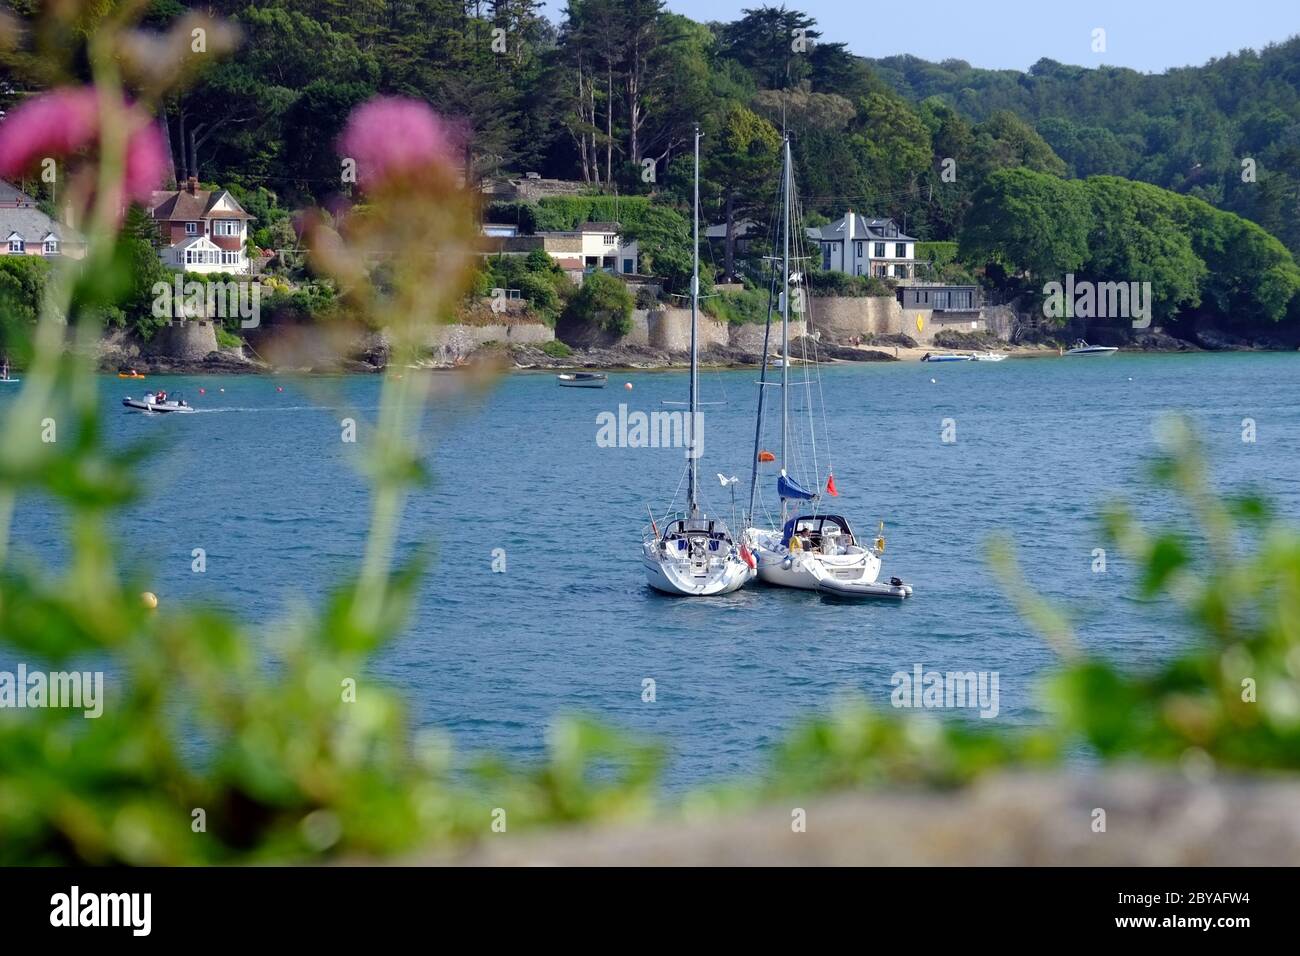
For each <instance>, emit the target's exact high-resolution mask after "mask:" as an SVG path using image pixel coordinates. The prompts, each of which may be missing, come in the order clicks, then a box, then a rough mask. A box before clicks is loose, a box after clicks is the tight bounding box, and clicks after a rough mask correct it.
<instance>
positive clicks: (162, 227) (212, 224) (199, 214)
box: [149, 176, 254, 274]
mask: <svg viewBox="0 0 1300 956" xmlns="http://www.w3.org/2000/svg"><path fill="white" fill-rule="evenodd" d="M149 214H150V215H151V216H152V217H153V220H154V222H155V223H157V225H158V234H159V242H160V247H159V250H158V254H159V256H160V257H161V258H162V261H163V263H164V264H165V265H167V266H169V267H170V268H172V269H179V270H181V271H184V272H231V273H235V274H243V273H247V272H249V271H250V268H251V267H250V262H249V258H248V252H247V247H248V224H249V222H251V221H252V220H253V218H254V217H252V216H250V215H249V214H248V213H247V212H245V211H244V207H243V206H241V205H240V204H239V202H238V200H236V199H235V197H234V196H232V195H231V194H230V192H229V191H228V190H225V189H200V188H199V183H198V180H197V179H195V178H194V177H193V176H191V177H190V178H189V180H188V181H187V182H186V183H185V186H184V187H183V188H181V189H176V190H164V191H161V192H155V193H154V194H153V199H152V201H151V202H150V203H149Z"/></svg>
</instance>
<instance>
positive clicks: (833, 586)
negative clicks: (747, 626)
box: [744, 136, 912, 601]
mask: <svg viewBox="0 0 1300 956" xmlns="http://www.w3.org/2000/svg"><path fill="white" fill-rule="evenodd" d="M783 153H784V161H783V163H782V185H781V191H782V210H783V214H782V225H781V233H782V241H783V254H782V256H781V260H780V263H781V266H780V267H781V292H780V300H779V301H780V309H781V353H780V354H781V355H782V356H789V355H790V291H791V290H790V285H791V270H790V236H791V232H792V231H794V230H793V229H792V225H791V223H792V220H793V218H794V200H793V191H794V186H793V173H792V170H791V165H792V164H791V159H790V139H789V136H786V137H785V140H784V147H783ZM795 279H796V282H797V283H798V285H799V287H800V288H799V289H798V290H797V291H798V292H799V298H800V300H801V301H802V302H804V304H805V309H806V307H807V305H808V303H809V301H810V297H809V296H808V295H807V294H806V290H805V289H804V288H803V283H804V274H803V270H802V269H800V270H799V271H798V272H797V273H796V275H795ZM774 286H775V283H774ZM770 301H771V300H770V298H769V302H770ZM771 319H772V310H771V308H770V306H769V309H768V329H769V333H770V328H771ZM806 339H807V336H805V345H806ZM764 345H765V348H764V355H766V354H767V351H766V343H764ZM790 364H791V363H790V362H782V363H781V366H780V369H781V378H780V383H779V387H780V390H781V438H780V458H779V459H776V460H775V463H776V465H777V467H778V469H779V473H778V476H777V481H776V491H777V495H778V497H779V499H780V513H779V520H778V521H776V522H775V525H774V526H768V527H763V526H762V524H761V523H760V520H759V515H758V512H757V508H756V505H757V499H758V495H757V492H758V479H759V469H760V464H761V463H762V462H764V461H770V460H774V459H775V456H774V455H772V454H771V453H770V452H764V451H763V450H762V448H761V444H762V439H763V413H764V408H765V404H766V397H767V389H768V387H769V386H772V385H776V384H777V383H776V382H769V381H768V379H767V370H768V363H767V362H766V361H765V362H764V364H763V369H762V372H761V376H760V380H759V398H758V415H757V422H756V424H755V429H754V456H753V458H752V460H751V461H752V468H753V471H752V473H751V478H750V488H749V510H748V513H747V519H748V520H747V527H746V530H745V533H744V541H745V543H746V544H747V545H749V547H750V548H751V550H752V552H753V554H754V557H755V559H756V562H757V564H758V577H759V579H760V580H762V581H763V582H764V583H766V584H771V585H776V586H778V587H788V588H800V589H804V590H811V591H820V592H822V593H824V594H828V595H833V596H836V597H842V598H857V599H861V598H867V599H884V600H895V601H901V600H904V599H906V598H908V597H910V596H911V594H912V588H911V586H910V585H907V584H904V583H903V582H902V581H901V580H899V579H898V578H891V579H890V580H889V582H888V583H884V582H880V581H878V580H877V579H878V578H879V576H880V565H881V557H882V555H883V553H884V546H885V541H884V536H883V534H882V535H881V536H879V537H878V538H877V539H876V541H875V542H874V543H873V542H867V541H862V540H859V538H858V537H857V536H856V534H855V533H854V531H853V528H852V526H851V525H850V524H849V521H848V519H847V518H846V517H844V516H843V515H841V514H833V513H828V512H825V511H822V510H821V508H820V501H821V494H820V491H810V490H808V488H805V487H804V486H803V485H802V484H800V482H799V481H798V480H796V478H794V477H792V476H791V475H790V474H789V473H788V471H787V469H788V468H790V467H791V466H792V462H791V458H790V455H789V451H790V448H789V446H790V444H791V421H790V391H791V388H792V387H799V388H801V389H802V391H801V392H800V394H801V398H802V401H803V402H804V404H805V407H806V408H808V409H809V428H810V435H809V438H810V441H809V446H810V448H811V449H812V457H813V461H812V465H811V468H810V469H809V468H800V469H799V474H801V475H804V474H806V475H807V476H808V477H809V478H811V479H812V482H809V483H814V484H813V487H814V488H818V489H820V488H821V477H820V472H819V470H818V466H817V461H816V437H815V435H814V434H813V433H812V416H811V407H812V402H813V399H814V396H813V394H812V387H813V385H814V384H815V385H816V386H817V388H818V392H819V395H820V385H821V382H820V374H821V373H820V370H819V369H818V368H817V363H816V361H815V356H814V360H813V361H812V362H804V363H803V372H804V374H803V380H802V381H801V382H797V383H792V382H791V381H790ZM810 368H811V369H812V370H813V373H814V374H815V375H816V376H817V378H816V381H815V382H814V381H813V380H812V379H811V378H810V377H809V374H810V373H809V369H810ZM825 487H826V493H827V494H829V495H832V496H835V495H838V494H839V492H838V490H837V489H836V487H835V479H834V474H833V472H832V471H831V469H830V462H829V460H828V461H827V476H826V486H825ZM882 531H883V523H882Z"/></svg>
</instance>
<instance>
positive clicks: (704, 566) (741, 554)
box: [641, 126, 755, 597]
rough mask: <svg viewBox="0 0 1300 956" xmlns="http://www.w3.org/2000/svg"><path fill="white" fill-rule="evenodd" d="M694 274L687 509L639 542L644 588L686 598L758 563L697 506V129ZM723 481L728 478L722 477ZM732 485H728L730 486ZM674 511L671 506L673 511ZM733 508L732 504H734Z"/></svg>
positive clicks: (724, 585) (708, 593)
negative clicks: (645, 585) (647, 587)
mask: <svg viewBox="0 0 1300 956" xmlns="http://www.w3.org/2000/svg"><path fill="white" fill-rule="evenodd" d="M693 209H694V214H693V219H692V222H693V226H692V228H693V231H694V238H695V242H694V243H693V246H694V249H695V256H694V271H693V274H692V278H691V370H690V394H689V401H688V402H687V404H688V406H689V409H690V412H689V419H688V426H687V435H686V440H687V449H686V472H687V474H686V477H687V483H686V484H687V508H686V512H685V513H683V514H676V515H672V516H670V517H668V518H666V519H665V521H664V529H663V531H660V530H659V524H658V522H657V521H655V518H654V515H653V513H652V514H651V516H650V526H649V527H648V528H646V529H645V531H644V532H643V534H642V537H641V563H642V565H643V567H644V568H645V574H646V583H648V584H649V585H650V587H652V588H654V589H655V590H656V591H661V592H663V593H664V594H672V595H677V596H685V597H712V596H715V595H720V594H729V593H730V592H732V591H735V590H736V589H737V588H740V587H743V586H744V585H745V583H746V582H748V581H749V580H750V579H751V578H753V577H754V565H755V562H754V559H753V556H752V555H750V553H749V551H748V549H747V548H746V547H745V546H744V545H743V544H741V543H739V542H737V541H736V540H735V538H733V537H732V535H731V531H730V530H729V529H728V528H727V525H726V524H725V523H724V522H723V521H722V520H721V519H720V518H717V517H710V516H709V515H707V514H705V512H704V510H703V509H702V508H701V507H700V501H699V446H698V444H697V443H698V441H699V436H698V435H697V434H696V432H697V430H698V428H697V423H698V422H699V382H700V363H699V301H700V244H699V231H700V130H699V127H698V126H697V127H696V128H695V201H694V206H693ZM719 477H720V478H725V476H719ZM729 483H730V481H724V484H729ZM670 507H671V506H670ZM733 507H734V502H733Z"/></svg>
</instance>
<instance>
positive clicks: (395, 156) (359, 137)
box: [338, 96, 452, 187]
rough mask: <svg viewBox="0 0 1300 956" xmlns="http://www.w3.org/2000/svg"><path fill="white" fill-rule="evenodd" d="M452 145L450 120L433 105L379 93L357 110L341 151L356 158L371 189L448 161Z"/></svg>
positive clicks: (363, 183) (340, 144)
mask: <svg viewBox="0 0 1300 956" xmlns="http://www.w3.org/2000/svg"><path fill="white" fill-rule="evenodd" d="M451 145H452V140H451V135H450V130H449V129H448V127H447V124H446V123H444V122H443V120H442V119H441V118H439V117H438V115H437V114H436V113H434V111H433V110H432V109H430V108H429V106H428V104H426V103H422V102H420V101H419V100H412V99H406V98H402V97H395V96H378V97H375V98H374V99H371V100H368V101H366V102H365V103H362V104H361V105H360V106H358V107H357V108H356V109H355V110H353V111H352V115H351V116H349V117H348V122H347V126H346V127H345V128H344V130H343V135H341V136H340V137H339V141H338V150H339V154H340V155H341V156H343V157H344V158H345V159H354V160H356V164H357V180H358V182H359V184H360V185H361V186H363V187H370V186H374V185H375V184H377V183H380V182H383V181H384V180H385V179H389V178H391V177H393V176H400V175H402V174H404V173H411V172H416V171H419V170H421V169H425V168H427V167H429V166H432V165H435V164H439V163H446V162H449V161H450V158H451V151H452V150H451Z"/></svg>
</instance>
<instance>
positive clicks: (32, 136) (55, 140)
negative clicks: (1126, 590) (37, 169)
mask: <svg viewBox="0 0 1300 956" xmlns="http://www.w3.org/2000/svg"><path fill="white" fill-rule="evenodd" d="M98 131H99V106H98V103H97V102H96V93H95V91H94V89H92V88H91V87H88V86H83V87H78V88H72V87H65V88H62V89H57V90H51V91H50V92H49V93H42V94H41V95H40V96H36V97H33V98H32V99H30V100H27V101H26V102H24V103H23V104H22V105H21V106H19V107H18V108H17V109H15V110H14V111H13V112H11V113H10V114H9V115H8V116H6V117H5V119H4V122H3V123H0V176H11V177H13V176H19V175H21V174H22V173H24V172H27V171H28V170H29V169H31V168H32V167H33V166H35V165H36V164H37V163H38V162H39V161H40V160H42V159H45V158H46V157H61V156H67V155H68V154H70V153H75V152H76V151H77V150H79V149H82V148H84V147H86V146H89V145H90V144H91V143H92V142H94V140H95V136H96V134H97V133H98Z"/></svg>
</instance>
